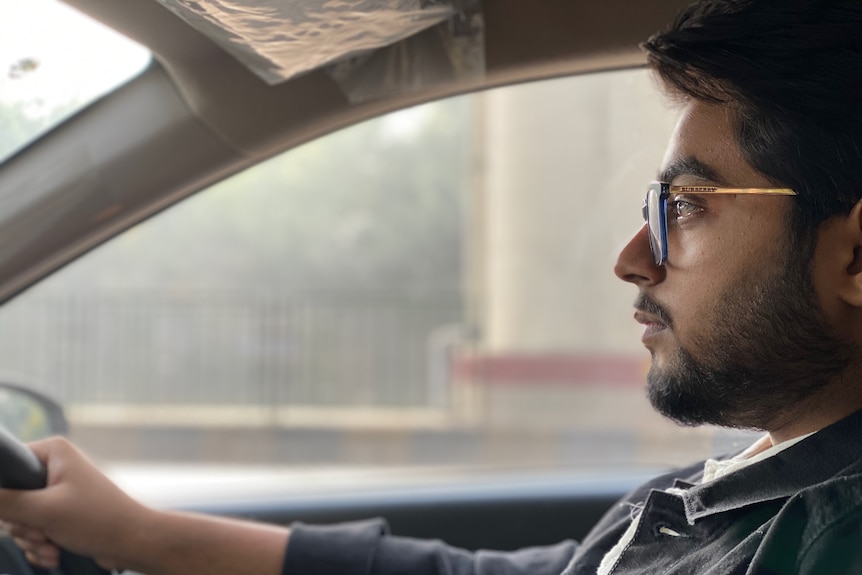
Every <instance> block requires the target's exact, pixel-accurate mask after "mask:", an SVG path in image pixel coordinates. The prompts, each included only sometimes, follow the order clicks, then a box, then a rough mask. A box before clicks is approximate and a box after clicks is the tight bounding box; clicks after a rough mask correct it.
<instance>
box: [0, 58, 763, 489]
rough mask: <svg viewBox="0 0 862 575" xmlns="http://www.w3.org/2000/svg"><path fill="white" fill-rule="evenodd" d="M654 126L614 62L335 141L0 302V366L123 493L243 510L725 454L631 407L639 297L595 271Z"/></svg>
mask: <svg viewBox="0 0 862 575" xmlns="http://www.w3.org/2000/svg"><path fill="white" fill-rule="evenodd" d="M674 117H675V113H674V110H672V109H671V108H669V107H668V106H667V105H666V104H665V103H664V102H663V100H662V99H661V98H660V96H659V95H658V94H657V93H656V90H655V89H654V87H653V86H652V84H651V81H650V78H649V75H648V73H647V72H646V71H644V70H627V71H620V72H614V73H606V74H600V75H584V76H578V77H573V78H565V79H558V80H551V81H544V82H539V83H532V84H526V85H519V86H512V87H505V88H499V89H495V90H492V91H488V92H484V93H478V94H472V95H466V96H460V97H455V98H451V99H448V100H445V101H440V102H434V103H430V104H426V105H423V106H419V107H416V108H412V109H409V110H404V111H399V112H395V113H392V114H389V115H386V116H383V117H380V118H377V119H374V120H371V121H368V122H365V123H363V124H361V125H357V126H354V127H351V128H347V129H345V130H342V131H340V132H338V133H334V134H332V135H329V136H327V137H325V138H321V139H319V140H316V141H313V142H310V143H308V144H305V145H303V146H301V147H299V148H296V149H294V150H291V151H288V152H286V153H284V154H282V155H279V156H277V157H274V158H272V159H270V160H268V161H266V162H263V163H261V164H260V165H257V166H255V167H252V168H250V169H247V170H246V171H244V172H242V173H239V174H236V175H234V176H233V177H230V178H228V179H226V180H224V181H222V182H221V183H219V184H217V185H215V186H213V187H212V188H211V189H208V190H205V191H203V192H202V193H200V194H198V195H196V196H194V197H192V198H190V199H188V200H186V201H184V202H182V203H181V204H179V205H177V206H175V207H173V208H171V209H169V210H167V211H166V212H164V213H162V214H161V215H158V216H157V217H155V218H153V219H151V220H150V221H147V222H145V223H143V224H140V225H138V226H137V227H135V228H133V229H131V230H129V231H127V232H126V233H124V234H123V235H121V236H119V237H117V238H115V239H114V240H112V241H111V242H109V243H108V244H106V245H104V246H103V247H101V248H99V249H97V250H95V251H93V252H92V253H90V254H89V255H87V256H85V257H83V258H81V259H80V260H79V261H77V262H75V263H73V264H71V265H69V266H67V267H66V268H65V269H63V270H61V271H60V272H58V273H56V274H55V275H54V276H52V277H50V278H49V279H47V280H45V281H43V282H42V283H41V284H40V285H38V286H37V287H35V288H33V289H31V290H30V291H29V292H27V293H25V294H24V295H22V296H20V297H18V298H17V299H15V300H13V301H12V302H11V303H9V304H8V305H6V306H5V307H3V308H2V310H0V327H2V329H0V370H2V372H3V374H4V375H5V377H6V379H8V380H10V381H13V382H15V383H26V384H28V385H30V386H32V387H34V388H37V389H40V390H42V391H44V392H46V393H48V394H49V395H51V396H53V397H55V398H56V399H58V400H59V401H60V402H61V403H63V404H64V406H65V409H66V413H67V415H68V417H69V419H70V423H71V436H72V438H73V439H74V440H75V441H77V442H78V443H79V444H81V445H82V446H83V447H84V449H85V450H87V451H88V453H90V454H91V455H92V456H93V457H95V458H97V459H98V460H99V461H100V462H101V463H102V464H103V465H105V466H106V467H107V468H108V469H109V470H111V471H113V473H114V475H115V477H117V478H118V479H119V480H120V481H121V482H124V485H126V486H127V487H128V488H130V489H132V490H133V491H135V492H136V493H138V494H139V495H140V496H142V497H144V498H147V497H150V498H154V497H159V496H161V497H165V491H166V490H165V489H163V485H164V483H165V482H167V483H171V485H174V486H175V487H174V489H171V490H167V491H170V492H171V493H173V494H175V495H177V497H179V498H181V499H182V500H183V501H188V498H189V496H190V493H191V494H192V495H193V496H198V497H208V496H211V495H212V496H215V495H213V494H214V493H216V492H219V490H223V489H227V488H229V486H230V484H231V482H232V481H234V479H236V478H238V477H243V478H244V480H243V481H242V482H240V481H238V480H237V483H238V484H239V483H241V484H242V489H243V490H246V491H247V490H248V488H249V481H248V478H249V477H255V478H256V480H258V481H260V482H261V484H260V485H259V486H258V487H259V492H260V493H263V492H266V491H267V489H286V488H297V489H298V488H308V489H318V488H321V487H327V488H334V487H337V486H339V485H350V486H351V487H355V486H357V485H360V484H363V483H364V482H368V483H375V482H381V481H385V482H410V481H423V482H427V481H433V480H436V479H445V478H448V477H453V476H463V475H464V474H468V473H475V472H481V473H488V472H501V471H506V472H530V473H535V472H537V471H542V470H544V471H545V472H549V473H550V472H559V471H566V472H576V473H585V474H587V473H589V474H595V473H604V474H607V473H627V472H629V471H631V470H633V469H635V470H654V469H657V468H664V467H668V466H671V465H675V464H678V463H683V462H689V461H691V460H692V459H697V458H702V457H704V456H706V455H709V454H710V453H713V452H715V451H724V450H730V449H736V448H738V447H743V446H745V444H746V442H747V441H749V438H747V437H745V436H737V435H735V434H727V433H720V432H717V431H716V430H713V429H708V428H704V429H697V430H692V429H685V430H682V429H680V428H678V427H676V426H675V425H673V424H672V423H669V422H667V421H664V420H663V419H662V418H661V417H660V416H658V415H656V414H655V413H653V411H652V410H651V408H650V407H649V405H648V402H647V400H646V398H645V394H644V380H645V376H646V372H647V369H648V367H649V355H648V354H647V352H646V351H645V350H644V349H643V347H642V345H641V343H640V330H641V328H640V327H639V326H638V325H637V324H636V323H635V322H634V321H633V319H632V313H633V309H632V302H633V300H634V297H635V290H634V289H633V288H632V286H630V285H627V284H624V283H623V282H621V281H619V280H618V279H617V278H616V277H614V275H613V271H612V270H613V265H614V261H615V258H616V254H617V252H618V251H619V249H620V248H621V247H622V246H623V245H624V243H625V242H626V241H627V240H628V239H629V238H630V237H631V235H632V234H633V233H634V232H636V231H637V230H638V229H639V227H640V226H641V225H642V219H641V213H640V207H641V202H642V200H643V196H644V193H645V186H646V183H647V182H648V181H649V180H651V179H652V178H653V177H654V174H655V171H656V169H657V167H658V165H659V162H660V160H661V156H662V153H663V149H664V145H665V142H666V141H667V138H668V136H669V134H670V131H671V129H672V126H673V123H674ZM266 474H270V476H272V477H279V478H281V477H283V476H284V475H287V476H289V477H291V481H289V482H286V481H282V480H281V479H279V480H278V481H273V482H271V483H266V482H265V480H264V479H262V478H264V477H268V475H266ZM346 478H349V479H346ZM177 485H186V486H187V487H188V489H186V490H183V489H180V488H176V486H177ZM274 486H277V487H274ZM179 493H182V495H181V496H180V495H179Z"/></svg>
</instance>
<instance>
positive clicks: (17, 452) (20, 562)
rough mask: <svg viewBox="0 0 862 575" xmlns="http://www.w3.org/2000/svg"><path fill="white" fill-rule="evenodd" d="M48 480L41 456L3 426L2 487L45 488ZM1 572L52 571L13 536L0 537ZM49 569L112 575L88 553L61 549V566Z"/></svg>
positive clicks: (36, 573) (70, 574) (70, 573)
mask: <svg viewBox="0 0 862 575" xmlns="http://www.w3.org/2000/svg"><path fill="white" fill-rule="evenodd" d="M47 483H48V472H47V470H46V469H45V466H44V465H43V464H42V462H41V461H39V458H37V457H36V455H35V454H34V453H33V452H32V451H30V449H29V448H28V447H27V446H26V445H24V444H23V443H21V442H20V441H18V439H17V438H16V437H15V436H13V435H12V434H11V433H9V432H8V431H6V429H4V428H3V427H0V487H3V488H7V489H42V488H43V487H45V485H47ZM0 573H9V574H12V575H39V574H43V573H49V571H46V570H44V569H39V568H37V567H33V566H32V565H30V564H29V563H27V561H25V560H24V554H23V553H22V552H21V550H20V549H18V546H17V545H15V543H14V542H13V541H12V539H11V538H10V537H3V538H2V539H0ZM50 573H55V574H57V573H59V574H62V575H110V573H111V572H110V571H107V570H105V569H102V568H101V567H99V565H98V564H96V562H95V561H93V560H92V559H90V558H89V557H82V556H80V555H76V554H74V553H70V552H68V551H66V550H65V549H63V550H61V551H60V569H59V572H58V571H57V570H53V571H51V572H50Z"/></svg>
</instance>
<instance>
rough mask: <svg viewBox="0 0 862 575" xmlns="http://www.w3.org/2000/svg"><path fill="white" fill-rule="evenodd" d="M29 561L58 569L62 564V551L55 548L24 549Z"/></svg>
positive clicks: (44, 567) (43, 566)
mask: <svg viewBox="0 0 862 575" xmlns="http://www.w3.org/2000/svg"><path fill="white" fill-rule="evenodd" d="M24 557H25V558H26V559H27V562H28V563H30V564H31V565H35V566H36V567H41V568H43V569H56V568H57V567H59V566H60V553H59V551H57V550H56V547H55V548H53V549H39V550H36V551H29V550H25V551H24Z"/></svg>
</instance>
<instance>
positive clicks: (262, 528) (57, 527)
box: [0, 438, 288, 575]
mask: <svg viewBox="0 0 862 575" xmlns="http://www.w3.org/2000/svg"><path fill="white" fill-rule="evenodd" d="M30 448H31V449H33V452H34V453H35V454H36V456H37V457H39V459H40V460H41V461H42V462H43V463H44V464H45V465H46V467H47V469H48V485H47V486H46V487H45V488H44V489H37V490H33V491H18V490H11V489H0V520H2V521H3V522H4V523H5V525H6V526H7V529H8V530H9V532H10V534H11V535H12V536H13V537H14V539H15V542H16V543H17V544H18V545H19V546H20V547H21V548H22V549H23V550H24V552H25V554H26V556H27V560H28V561H30V562H31V563H33V564H34V565H37V566H40V567H45V568H53V567H56V566H57V564H58V560H59V547H62V548H64V549H68V550H69V551H73V552H75V553H77V554H79V555H84V556H87V557H92V558H93V559H95V561H96V562H97V563H98V564H99V565H100V566H102V567H104V568H106V569H122V568H126V569H134V570H136V571H142V572H146V573H150V574H152V575H156V574H165V575H170V574H177V575H188V573H212V574H216V573H226V574H227V573H230V574H231V575H245V574H249V575H251V574H255V575H277V574H278V573H280V571H281V565H282V562H283V559H284V553H285V549H286V547H287V538H288V530H287V529H285V528H283V527H276V526H270V525H261V524H256V523H250V522H245V521H238V520H231V519H219V518H215V517H209V516H204V515H194V514H189V513H172V512H163V511H156V510H153V509H149V508H147V507H145V506H144V505H141V504H140V503H138V502H137V501H135V500H134V499H132V498H131V497H129V496H128V495H126V494H125V493H124V492H123V491H122V490H120V489H119V488H118V487H117V486H116V485H114V483H112V482H111V480H110V479H108V478H107V477H106V476H105V475H103V474H102V473H101V472H100V471H99V470H98V469H96V467H95V466H93V464H92V463H90V461H89V460H87V458H86V457H85V456H84V455H83V454H82V453H81V452H80V451H79V450H78V449H76V448H75V447H74V446H73V445H72V444H71V443H69V442H68V441H66V440H65V439H62V438H54V439H48V440H44V441H40V442H37V443H32V444H30Z"/></svg>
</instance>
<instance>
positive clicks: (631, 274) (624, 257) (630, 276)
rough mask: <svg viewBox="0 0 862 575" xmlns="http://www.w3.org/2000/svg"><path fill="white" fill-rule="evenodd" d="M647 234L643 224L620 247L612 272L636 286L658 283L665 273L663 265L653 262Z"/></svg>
mask: <svg viewBox="0 0 862 575" xmlns="http://www.w3.org/2000/svg"><path fill="white" fill-rule="evenodd" d="M647 234H648V232H647V226H646V224H644V225H643V226H642V227H641V229H640V230H638V232H637V233H636V234H635V235H634V237H632V239H631V240H629V243H627V244H626V245H625V247H624V248H623V249H622V251H621V252H620V255H619V256H618V257H617V265H615V266H614V273H615V274H616V275H617V277H618V278H620V279H621V280H623V281H627V282H630V283H633V284H635V285H637V286H638V287H646V286H650V285H655V284H657V283H660V282H661V281H662V280H664V275H665V268H664V266H658V265H656V263H655V258H653V255H652V252H651V251H650V247H649V237H648V236H647Z"/></svg>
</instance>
